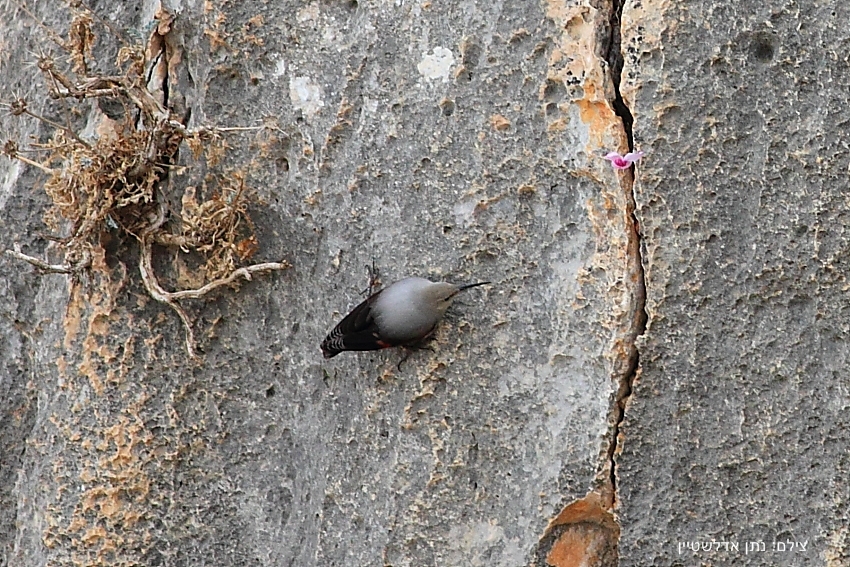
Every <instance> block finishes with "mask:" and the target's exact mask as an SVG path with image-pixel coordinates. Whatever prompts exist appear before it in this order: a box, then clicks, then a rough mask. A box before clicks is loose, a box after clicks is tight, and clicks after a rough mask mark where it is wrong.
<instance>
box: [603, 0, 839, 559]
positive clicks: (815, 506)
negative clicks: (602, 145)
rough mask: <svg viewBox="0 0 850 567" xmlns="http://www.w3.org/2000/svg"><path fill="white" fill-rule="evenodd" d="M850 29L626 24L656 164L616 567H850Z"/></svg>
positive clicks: (711, 11) (629, 90)
mask: <svg viewBox="0 0 850 567" xmlns="http://www.w3.org/2000/svg"><path fill="white" fill-rule="evenodd" d="M848 18H850V9H848V6H847V5H846V4H844V3H840V2H802V3H799V2H793V1H787V2H786V1H783V2H771V3H758V2H731V1H730V2H723V1H721V2H716V1H715V2H702V3H698V2H692V3H687V4H682V3H674V2H669V3H668V2H658V1H653V2H640V3H634V5H631V4H629V5H627V6H626V9H625V11H624V20H623V27H624V38H623V46H624V49H625V50H626V51H627V52H628V53H629V54H630V56H629V57H627V61H626V70H625V71H624V73H625V75H626V76H628V80H627V81H628V86H626V85H625V84H624V89H623V90H624V94H625V95H626V99H627V100H629V101H630V104H631V105H632V110H633V113H634V115H635V117H636V121H635V137H636V138H637V143H638V145H639V146H640V147H642V148H643V149H645V150H648V151H649V152H650V155H651V156H652V157H651V159H649V160H646V163H645V165H644V166H642V167H641V168H640V171H639V175H638V182H637V185H636V200H637V204H638V210H637V216H638V218H639V220H640V226H641V230H642V233H643V245H644V265H645V266H646V286H647V311H648V314H649V321H650V322H649V326H648V328H647V330H646V333H645V335H644V336H643V337H642V339H641V341H640V343H639V350H640V364H641V372H640V375H639V378H638V380H637V383H636V387H635V388H634V393H633V395H632V397H631V400H630V403H629V405H628V407H627V410H626V420H625V423H624V427H623V432H624V440H625V442H624V444H623V446H622V447H623V452H622V454H621V455H620V456H619V458H618V466H617V473H618V476H619V482H618V498H619V505H620V506H619V511H618V515H619V520H620V525H621V530H622V531H621V536H622V537H621V540H620V563H621V565H635V566H645V565H733V564H734V565H830V566H836V565H848V564H850V549H848V541H850V540H848V537H847V536H848V525H850V524H849V522H850V509H849V508H848V507H850V484H848V482H847V479H848V478H850V461H848V456H847V455H848V451H847V431H848V425H850V422H849V420H848V417H847V416H848V413H847V410H848V407H850V396H848V381H847V368H848V352H850V347H848V343H847V339H848V326H850V323H849V322H848V321H850V319H849V318H848V300H847V290H848V281H847V273H848V258H849V257H850V255H849V254H848V253H850V234H848V232H847V228H846V227H847V224H848V221H850V215H848V205H850V201H848V195H850V184H848V177H847V167H848V162H850V149H848V147H850V134H848V129H847V117H846V99H847V92H848V89H850V68H848V66H847V49H845V47H846V46H847V45H848V41H850V34H848V31H847V26H846V23H847V21H848ZM625 82H626V81H624V83H625ZM733 544H734V545H733ZM694 547H696V551H695V550H694ZM736 547H737V549H736Z"/></svg>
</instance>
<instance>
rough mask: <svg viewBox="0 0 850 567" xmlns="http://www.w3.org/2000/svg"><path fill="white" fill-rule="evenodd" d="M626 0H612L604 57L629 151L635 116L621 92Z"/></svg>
mask: <svg viewBox="0 0 850 567" xmlns="http://www.w3.org/2000/svg"><path fill="white" fill-rule="evenodd" d="M625 3H626V0H611V17H610V18H609V20H608V25H609V28H608V34H609V35H608V37H607V38H606V40H607V41H606V44H607V45H605V46H604V47H605V49H604V58H605V61H606V62H607V63H608V67H609V69H610V73H611V82H612V83H613V85H614V100H612V101H611V106H613V108H614V112H615V113H616V114H617V116H619V117H620V119H621V120H622V121H623V130H624V131H625V133H626V139H627V140H628V143H629V151H630V152H631V151H633V150H634V149H635V147H634V146H635V144H634V135H633V133H632V125H633V124H634V118H633V117H632V112H631V110H629V107H628V106H626V103H625V101H624V100H623V96H622V95H621V94H620V78H621V76H622V74H623V63H624V61H623V51H622V49H621V43H622V37H621V35H620V20H621V18H622V16H623V6H624V5H625Z"/></svg>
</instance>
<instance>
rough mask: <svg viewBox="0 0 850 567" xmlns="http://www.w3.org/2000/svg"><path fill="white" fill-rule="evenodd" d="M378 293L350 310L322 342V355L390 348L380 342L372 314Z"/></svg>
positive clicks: (332, 355)
mask: <svg viewBox="0 0 850 567" xmlns="http://www.w3.org/2000/svg"><path fill="white" fill-rule="evenodd" d="M380 293H381V292H380V291H379V292H378V293H376V294H374V295H372V296H370V297H369V298H368V299H366V300H365V301H364V302H363V303H361V304H360V305H358V306H357V307H355V308H354V309H352V310H351V313H349V314H348V315H346V316H345V317H344V318H343V320H342V321H340V322H339V324H338V325H337V326H336V327H334V328H333V330H332V331H331V332H330V333H328V336H327V337H325V340H324V341H322V353H323V354H324V355H325V358H332V357H334V356H336V355H338V354H339V353H341V352H342V351H345V350H378V349H382V348H387V347H391V346H396V345H394V344H390V343H389V342H387V341H385V340H382V339H381V336H380V332H379V331H378V326H377V325H376V324H375V318H374V317H373V313H372V305H373V304H374V303H375V299H377V297H378V295H380Z"/></svg>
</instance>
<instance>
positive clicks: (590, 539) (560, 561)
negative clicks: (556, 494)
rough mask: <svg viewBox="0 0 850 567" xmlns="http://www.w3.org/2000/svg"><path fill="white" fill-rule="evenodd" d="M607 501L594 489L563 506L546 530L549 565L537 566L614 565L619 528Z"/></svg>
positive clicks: (545, 550)
mask: <svg viewBox="0 0 850 567" xmlns="http://www.w3.org/2000/svg"><path fill="white" fill-rule="evenodd" d="M608 504H609V503H608V502H607V501H606V499H604V498H603V497H602V496H601V495H599V494H598V493H596V492H591V493H589V494H588V495H587V496H585V497H584V498H582V499H580V500H576V501H575V502H573V503H572V504H570V505H568V506H567V507H566V508H564V509H563V510H562V511H561V513H560V514H558V516H557V517H555V519H554V520H552V521H551V522H550V523H549V526H548V528H547V529H546V535H545V536H544V538H543V540H542V541H547V540H549V541H551V543H550V544H549V549H548V550H547V549H543V550H542V551H543V552H544V553H545V561H546V565H545V566H544V565H539V566H537V567H546V566H548V567H615V566H616V565H617V542H618V541H619V539H620V528H619V526H618V525H617V522H616V521H615V520H614V515H613V514H612V513H611V512H610V511H609V510H608ZM552 535H554V536H555V537H554V538H553V539H551V540H550V538H549V536H552Z"/></svg>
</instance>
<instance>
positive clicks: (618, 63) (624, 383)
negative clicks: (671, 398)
mask: <svg viewBox="0 0 850 567" xmlns="http://www.w3.org/2000/svg"><path fill="white" fill-rule="evenodd" d="M624 4H625V0H612V4H611V15H610V19H609V26H608V30H607V31H608V34H609V35H608V37H607V38H605V39H606V41H605V44H604V45H603V46H602V47H603V53H604V58H605V61H606V62H607V63H608V66H609V72H610V73H611V82H612V84H613V86H614V97H613V100H612V101H611V106H612V107H613V109H614V112H615V113H616V114H617V116H619V117H620V119H621V120H622V121H623V131H624V132H625V134H626V138H627V140H628V145H629V151H634V149H635V147H634V134H633V130H632V126H633V124H634V117H633V116H632V113H631V111H630V110H629V108H628V106H626V103H625V101H624V100H623V97H622V95H621V93H620V80H621V76H622V72H623V64H624V60H623V53H622V50H621V36H620V20H621V18H622V15H623V6H624ZM626 179H628V180H630V181H631V183H630V185H631V186H630V187H629V191H628V196H629V201H628V203H627V205H626V207H627V213H628V215H629V216H630V217H631V221H632V222H631V230H632V231H633V234H632V235H631V237H630V239H629V246H628V252H629V264H630V266H629V267H630V268H631V269H630V271H629V272H630V274H631V273H633V274H634V276H635V281H634V285H636V286H637V287H636V289H635V290H634V296H633V299H634V302H635V306H634V319H633V321H632V328H631V329H630V332H629V333H628V335H627V337H626V339H627V341H626V344H627V348H628V359H627V367H626V369H625V371H624V372H623V373H622V374H621V375H620V376H619V380H620V383H619V386H618V388H617V393H616V396H615V399H614V401H615V405H616V407H615V408H614V415H613V418H614V419H613V428H612V432H611V442H610V445H609V447H608V452H607V456H608V468H609V474H610V477H609V482H610V486H611V491H612V495H613V501H612V504H616V502H617V462H616V456H617V453H618V449H619V450H620V451H621V450H622V447H621V446H620V439H619V437H620V430H621V427H622V424H623V421H624V419H625V414H626V404H627V403H628V401H629V399H630V398H631V396H632V392H633V386H634V381H635V378H636V376H637V370H638V366H639V363H640V353H639V352H638V349H637V345H636V341H637V338H638V337H639V336H641V335H643V333H644V332H645V330H646V323H647V318H648V317H647V313H646V280H645V275H644V270H643V258H642V257H641V235H640V228H639V223H638V220H637V216H636V214H635V209H636V207H637V203H636V199H635V194H634V169H632V176H631V177H627V178H626Z"/></svg>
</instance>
